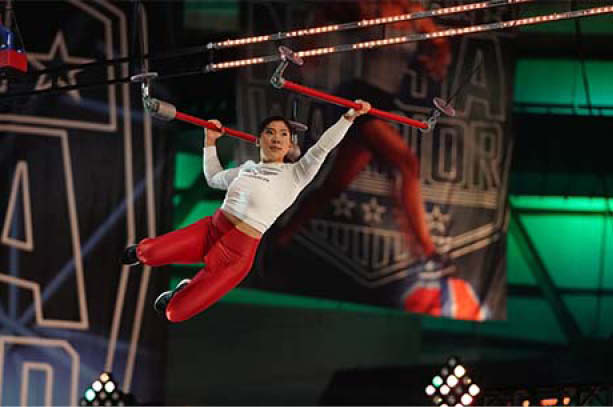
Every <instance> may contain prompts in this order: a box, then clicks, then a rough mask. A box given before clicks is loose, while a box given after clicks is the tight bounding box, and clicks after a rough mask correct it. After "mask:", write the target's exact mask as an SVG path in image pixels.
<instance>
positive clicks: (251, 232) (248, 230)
mask: <svg viewBox="0 0 613 407" xmlns="http://www.w3.org/2000/svg"><path fill="white" fill-rule="evenodd" d="M221 213H223V214H224V216H225V217H226V218H228V220H229V221H230V222H232V224H233V225H234V227H235V228H237V229H238V230H240V231H241V232H243V233H244V234H246V235H247V236H251V237H253V238H255V239H260V238H261V237H262V232H260V231H259V230H257V229H256V228H254V227H253V226H249V225H248V224H246V223H245V222H243V221H242V220H240V219H239V218H237V217H236V216H234V215H232V214H230V213H228V212H226V211H224V210H223V209H222V210H221Z"/></svg>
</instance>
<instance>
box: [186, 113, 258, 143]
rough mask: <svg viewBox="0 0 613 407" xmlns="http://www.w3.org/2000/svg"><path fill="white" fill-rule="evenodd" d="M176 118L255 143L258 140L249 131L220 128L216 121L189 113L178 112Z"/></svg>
mask: <svg viewBox="0 0 613 407" xmlns="http://www.w3.org/2000/svg"><path fill="white" fill-rule="evenodd" d="M175 118H176V119H177V120H181V121H184V122H187V123H191V124H195V125H196V126H200V127H204V128H206V129H210V130H217V131H221V132H224V133H227V134H228V135H230V136H232V137H237V138H239V139H242V140H245V141H249V142H250V143H255V140H256V138H255V136H253V135H251V134H249V133H243V132H242V131H238V130H234V129H230V128H228V127H222V128H221V129H220V128H219V127H217V126H216V125H215V124H214V123H211V122H209V121H207V120H202V119H199V118H197V117H194V116H190V115H189V114H185V113H181V112H177V115H176V116H175Z"/></svg>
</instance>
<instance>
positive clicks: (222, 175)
mask: <svg viewBox="0 0 613 407" xmlns="http://www.w3.org/2000/svg"><path fill="white" fill-rule="evenodd" d="M356 103H359V104H360V105H361V108H360V109H359V110H357V111H356V110H354V109H350V110H349V111H347V112H346V113H345V114H343V115H342V116H341V118H340V119H339V120H338V121H337V122H336V123H335V124H334V125H332V126H331V127H330V128H328V130H326V131H325V132H324V133H323V135H322V136H321V137H320V139H319V141H318V142H317V143H316V144H315V145H314V146H312V147H311V148H310V149H309V150H308V151H307V152H306V153H305V154H304V156H303V157H302V158H300V159H299V160H298V161H296V162H294V163H288V162H286V161H287V160H288V155H289V154H290V150H292V148H294V147H295V146H296V144H297V143H296V140H295V139H294V137H293V136H292V129H291V126H290V123H289V122H288V121H287V120H286V119H284V118H282V117H279V116H274V117H270V118H268V119H266V120H264V121H263V122H262V124H261V126H260V129H259V131H258V135H257V137H258V143H257V144H258V145H259V148H260V162H259V163H255V162H253V161H247V162H245V163H243V164H242V165H241V166H240V167H237V168H231V169H227V170H224V169H223V168H222V167H221V164H220V163H219V159H218V158H217V150H216V147H215V142H216V140H217V139H218V138H219V137H221V135H222V134H221V133H220V132H218V131H213V130H205V147H204V153H203V169H204V176H205V178H206V180H207V183H208V184H209V186H211V187H213V188H217V189H224V190H227V191H228V192H227V194H226V198H225V200H224V202H223V204H222V206H221V208H220V209H218V210H217V211H216V212H215V214H214V215H213V216H207V217H205V218H203V219H201V220H199V221H198V222H196V223H194V224H192V225H190V226H187V227H185V228H183V229H179V230H176V231H173V232H170V233H166V234H164V235H162V236H158V237H156V238H147V239H143V240H142V241H141V242H140V243H139V244H137V245H132V246H129V247H128V248H126V250H125V251H124V253H123V256H122V259H121V260H122V263H123V264H127V265H135V264H140V263H142V264H147V265H149V266H162V265H165V264H189V263H201V262H204V264H205V267H204V268H203V269H202V270H201V271H200V272H199V273H198V274H196V276H195V277H194V278H193V279H192V280H183V281H181V282H180V283H179V284H178V285H177V287H176V288H175V289H174V290H171V291H166V292H164V293H162V294H160V296H158V298H157V299H156V301H155V304H154V308H155V309H156V311H158V312H160V313H162V314H164V315H165V316H166V318H167V319H168V320H169V321H171V322H180V321H184V320H186V319H189V318H191V317H193V316H194V315H196V314H198V313H200V312H202V311H204V310H205V309H206V308H208V307H209V306H211V305H212V304H214V303H215V302H217V301H218V300H219V299H220V298H221V297H222V296H223V295H225V294H226V293H227V292H228V291H230V290H231V289H232V288H234V287H236V286H237V285H238V284H239V283H240V282H241V281H242V280H243V278H245V276H246V275H247V274H248V272H249V270H250V269H251V266H252V264H253V260H254V258H255V254H256V250H257V248H258V244H259V242H260V238H261V237H262V235H263V234H264V232H266V230H267V229H268V228H270V226H271V225H272V224H273V223H274V221H275V220H276V219H277V218H278V217H279V215H281V213H283V211H285V210H286V209H287V208H288V207H289V206H290V205H291V204H292V203H293V202H294V200H295V199H296V197H297V196H298V194H299V193H300V191H302V189H304V187H305V186H306V185H307V184H308V183H309V182H310V181H311V180H312V179H313V177H314V176H315V174H317V172H318V171H319V169H320V168H321V165H322V163H323V162H324V160H325V158H326V156H327V155H328V154H329V153H330V151H331V150H332V149H333V148H334V147H335V146H336V145H337V144H338V143H339V142H340V141H341V140H342V139H343V137H344V136H345V134H346V133H347V130H349V128H350V127H351V124H352V123H353V121H354V119H355V118H356V117H358V116H361V115H363V114H365V113H367V112H368V110H369V109H370V104H369V103H367V102H364V101H361V100H356ZM213 122H214V123H216V124H217V126H218V127H219V128H221V123H219V122H217V121H213Z"/></svg>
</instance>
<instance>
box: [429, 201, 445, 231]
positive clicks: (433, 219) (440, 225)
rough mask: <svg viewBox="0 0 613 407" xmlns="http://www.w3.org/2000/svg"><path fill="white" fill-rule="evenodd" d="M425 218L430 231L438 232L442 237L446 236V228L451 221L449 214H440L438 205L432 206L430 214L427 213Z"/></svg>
mask: <svg viewBox="0 0 613 407" xmlns="http://www.w3.org/2000/svg"><path fill="white" fill-rule="evenodd" d="M426 216H427V218H428V223H429V224H430V229H431V230H436V231H439V232H440V233H441V234H443V235H444V234H446V232H447V226H448V224H449V221H450V220H451V215H450V214H448V213H443V212H441V207H440V206H439V205H434V208H432V212H430V213H428V214H427V215H426Z"/></svg>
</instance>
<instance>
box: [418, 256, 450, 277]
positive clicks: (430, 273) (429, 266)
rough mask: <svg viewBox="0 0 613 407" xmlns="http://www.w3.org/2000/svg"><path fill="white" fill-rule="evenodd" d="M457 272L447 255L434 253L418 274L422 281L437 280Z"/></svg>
mask: <svg viewBox="0 0 613 407" xmlns="http://www.w3.org/2000/svg"><path fill="white" fill-rule="evenodd" d="M457 271H458V269H457V268H456V266H455V265H454V264H453V262H452V261H451V258H450V257H449V255H448V254H444V253H435V254H433V255H432V256H430V257H428V258H427V259H426V261H425V262H424V265H423V270H422V271H421V273H419V278H420V279H422V280H438V279H440V278H443V277H446V276H449V275H451V274H454V273H456V272H457Z"/></svg>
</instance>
